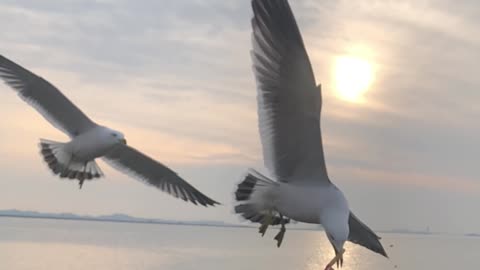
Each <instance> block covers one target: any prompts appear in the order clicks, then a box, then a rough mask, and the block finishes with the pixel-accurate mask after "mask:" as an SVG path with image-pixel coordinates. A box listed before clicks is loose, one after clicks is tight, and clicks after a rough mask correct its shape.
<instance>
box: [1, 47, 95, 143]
mask: <svg viewBox="0 0 480 270" xmlns="http://www.w3.org/2000/svg"><path fill="white" fill-rule="evenodd" d="M0 78H2V79H3V80H4V81H5V82H6V83H7V84H8V85H10V86H11V87H12V88H13V89H14V90H16V91H17V93H18V95H19V96H20V97H21V98H22V99H23V100H25V101H26V102H27V103H28V104H30V105H31V106H32V107H34V108H35V109H36V110H37V111H38V112H40V114H42V115H43V117H45V119H47V120H48V121H49V122H50V123H51V124H52V125H53V126H55V127H56V128H58V129H60V130H62V131H63V132H65V133H67V134H68V135H69V136H70V137H71V138H73V137H75V136H77V135H78V134H80V133H83V132H85V131H87V130H89V129H91V128H93V127H95V126H96V124H95V123H94V122H93V121H92V120H90V119H89V118H88V117H87V116H86V115H85V114H84V113H83V112H82V111H80V109H78V108H77V107H76V106H75V105H74V104H73V103H72V102H71V101H70V100H68V98H66V97H65V96H64V95H63V94H62V93H61V92H60V91H59V90H58V89H57V88H56V87H55V86H53V85H52V84H50V83H49V82H48V81H46V80H44V79H43V78H41V77H39V76H37V75H35V74H33V73H32V72H30V71H28V70H26V69H25V68H23V67H21V66H19V65H18V64H16V63H14V62H12V61H11V60H9V59H7V58H5V57H4V56H2V55H0Z"/></svg>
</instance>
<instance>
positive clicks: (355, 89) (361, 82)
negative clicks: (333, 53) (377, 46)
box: [335, 56, 373, 102]
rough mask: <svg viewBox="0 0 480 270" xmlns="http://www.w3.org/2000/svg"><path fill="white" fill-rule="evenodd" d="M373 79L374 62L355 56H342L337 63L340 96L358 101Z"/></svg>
mask: <svg viewBox="0 0 480 270" xmlns="http://www.w3.org/2000/svg"><path fill="white" fill-rule="evenodd" d="M372 81H373V68H372V64H370V62H368V61H367V60H365V59H362V58H357V57H353V56H340V57H338V58H337V60H336V63H335V84H336V89H337V91H338V95H339V97H340V98H342V99H344V100H347V101H351V102H358V101H361V100H362V96H363V94H364V93H365V92H366V91H367V90H368V89H369V87H370V85H371V84H372Z"/></svg>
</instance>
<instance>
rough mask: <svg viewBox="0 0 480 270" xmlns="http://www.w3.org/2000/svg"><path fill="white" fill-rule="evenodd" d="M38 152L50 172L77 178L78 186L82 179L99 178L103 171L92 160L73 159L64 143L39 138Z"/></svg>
mask: <svg viewBox="0 0 480 270" xmlns="http://www.w3.org/2000/svg"><path fill="white" fill-rule="evenodd" d="M39 146H40V153H41V154H42V156H43V160H44V161H45V162H46V163H47V165H48V167H49V168H50V169H51V170H52V172H53V173H54V174H56V175H58V176H59V177H60V178H68V179H77V180H79V181H80V188H81V187H82V184H83V181H85V180H92V179H94V178H100V177H102V176H103V172H102V170H101V169H100V167H99V166H98V165H97V163H96V162H95V161H94V160H90V161H87V162H82V161H78V160H75V158H74V157H73V155H72V154H71V153H70V152H69V151H66V149H65V146H66V144H65V143H60V142H55V141H50V140H44V139H41V140H40V144H39Z"/></svg>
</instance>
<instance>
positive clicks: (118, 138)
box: [104, 128, 127, 144]
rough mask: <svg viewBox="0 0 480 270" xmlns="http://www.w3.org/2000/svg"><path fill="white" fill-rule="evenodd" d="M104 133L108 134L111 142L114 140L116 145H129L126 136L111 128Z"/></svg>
mask: <svg viewBox="0 0 480 270" xmlns="http://www.w3.org/2000/svg"><path fill="white" fill-rule="evenodd" d="M104 131H105V133H106V136H107V137H108V138H109V139H110V140H112V141H113V142H114V143H122V144H127V140H126V139H125V136H124V135H123V133H121V132H120V131H116V130H113V129H110V128H105V129H104Z"/></svg>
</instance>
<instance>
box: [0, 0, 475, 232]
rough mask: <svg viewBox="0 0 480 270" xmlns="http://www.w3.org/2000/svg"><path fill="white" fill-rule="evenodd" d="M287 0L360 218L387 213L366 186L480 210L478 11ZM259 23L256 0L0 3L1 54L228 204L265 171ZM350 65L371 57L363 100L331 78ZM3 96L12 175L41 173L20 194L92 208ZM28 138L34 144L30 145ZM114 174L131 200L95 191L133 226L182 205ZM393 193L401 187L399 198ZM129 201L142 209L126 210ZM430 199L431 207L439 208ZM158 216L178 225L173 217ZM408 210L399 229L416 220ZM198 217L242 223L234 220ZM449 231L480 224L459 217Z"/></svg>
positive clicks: (103, 187) (332, 149) (325, 127)
mask: <svg viewBox="0 0 480 270" xmlns="http://www.w3.org/2000/svg"><path fill="white" fill-rule="evenodd" d="M290 2H291V5H292V8H293V10H294V13H295V15H296V17H297V18H298V23H299V26H300V28H301V32H302V33H303V37H304V40H305V43H306V46H307V49H308V52H309V55H310V58H311V63H312V65H313V68H314V70H315V76H316V79H317V81H318V82H320V83H322V89H323V90H322V94H323V106H324V107H323V110H322V120H321V123H322V132H323V138H324V147H325V151H326V156H327V166H328V168H329V172H330V174H331V177H332V179H333V181H334V182H336V183H339V185H341V186H342V188H344V189H345V190H346V191H347V193H348V195H349V196H351V198H353V200H354V201H355V202H356V206H357V207H356V208H357V209H358V208H361V206H362V205H363V206H368V207H366V208H365V209H371V208H370V207H372V205H370V204H374V205H373V206H375V203H373V202H371V201H368V200H364V199H359V197H358V196H357V193H358V194H360V193H361V192H358V191H356V190H355V189H356V188H359V186H364V189H365V190H367V191H368V190H374V191H378V192H379V193H382V194H385V195H382V196H383V197H381V198H380V199H382V198H383V199H385V200H387V199H388V198H389V196H393V195H394V193H395V192H397V190H398V189H401V190H402V191H404V192H405V194H407V195H405V196H408V194H410V195H412V194H420V193H421V194H426V196H427V197H428V198H433V199H432V200H433V201H435V202H437V203H442V200H441V198H439V197H438V195H435V194H438V193H439V192H446V193H445V194H450V195H451V193H455V194H459V193H463V194H467V195H465V196H472V197H471V198H470V197H469V199H468V200H467V199H465V200H463V201H462V200H461V198H460V197H455V196H457V195H451V196H452V198H455V199H456V200H458V201H456V204H455V205H456V207H457V206H458V207H464V208H465V207H466V208H467V209H468V206H469V205H472V203H473V204H474V203H477V204H478V203H480V202H479V201H478V199H477V200H475V198H474V196H473V195H472V194H478V193H479V192H480V191H479V190H478V183H479V180H477V178H478V175H477V167H478V166H477V164H476V163H477V154H478V147H477V145H478V138H479V137H480V126H479V125H478V124H477V122H478V121H477V120H478V118H479V117H480V109H479V108H480V107H479V106H477V103H478V102H477V101H478V100H479V99H480V92H479V91H478V89H479V88H480V81H479V80H478V76H477V74H476V73H477V72H478V70H480V66H479V65H480V64H479V63H478V61H477V59H480V51H479V50H478V47H479V44H480V39H479V36H478V35H477V32H478V31H477V29H478V28H479V26H480V19H479V17H478V16H477V15H478V14H477V13H476V11H477V10H478V8H479V4H478V3H477V2H476V1H462V2H452V1H447V0H440V1H433V0H431V1H430V0H429V1H422V2H418V1H402V2H398V1H375V0H359V1H353V2H352V1H315V0H302V1H290ZM250 18H251V11H250V5H249V3H248V1H240V0H238V1H221V0H213V1H207V0H204V1H202V0H192V1H174V0H168V1H153V0H152V1H143V2H142V5H138V3H134V2H131V1H124V0H122V1H110V0H102V1H77V0H69V1H53V0H52V1H42V2H41V3H40V2H38V1H33V0H15V1H13V0H6V1H2V3H1V4H0V24H2V25H3V26H4V28H3V31H2V43H1V44H0V53H1V54H3V55H5V56H7V57H9V58H11V59H12V60H14V61H17V62H19V63H20V64H22V65H24V66H25V67H27V68H29V69H31V70H33V71H34V72H36V73H37V74H39V75H41V76H42V77H44V78H46V79H48V80H49V81H50V82H52V83H53V84H54V85H56V86H57V87H58V88H60V89H61V90H62V91H63V92H64V93H65V94H66V95H67V96H68V97H69V98H71V99H72V100H73V101H74V102H75V104H77V105H78V106H79V107H80V108H81V109H82V110H83V111H85V112H86V113H87V114H88V115H89V116H91V118H92V119H95V120H97V121H98V122H99V123H103V124H106V125H108V126H111V127H113V128H116V129H118V130H121V131H123V132H124V133H125V134H126V135H127V138H128V139H129V143H132V144H133V145H134V146H135V147H137V148H139V149H141V150H142V151H145V152H146V153H148V154H149V155H151V156H153V157H155V158H158V159H159V160H160V161H162V162H166V163H167V164H171V165H172V166H174V167H175V169H177V170H179V171H180V173H182V175H185V177H187V178H189V179H192V181H193V182H194V183H195V184H197V185H199V187H200V188H201V189H205V190H206V193H209V192H207V191H211V193H213V194H212V197H214V196H216V197H219V198H220V199H222V201H227V205H228V206H229V204H228V202H229V201H230V200H231V191H232V190H233V186H234V184H235V181H236V180H239V178H240V176H241V174H242V172H244V170H245V169H246V168H247V167H249V166H254V167H259V166H260V164H261V163H262V160H261V145H260V141H259V138H258V131H257V116H256V101H255V97H256V92H255V84H254V79H253V74H252V71H251V62H250V59H249V50H250V47H251V45H250V31H251V30H250ZM345 54H353V55H358V56H361V57H364V58H366V59H367V60H369V61H371V63H372V65H374V67H375V72H376V73H375V80H374V83H373V85H372V87H371V89H370V90H369V91H368V92H367V94H366V97H365V98H366V101H365V102H364V103H361V104H351V103H346V102H344V101H341V100H339V99H337V97H336V92H335V91H336V90H335V84H334V75H335V74H334V73H333V68H332V67H333V66H334V63H335V59H336V57H339V56H341V55H345ZM0 97H1V98H2V102H3V103H2V104H3V106H2V107H0V112H1V113H2V114H3V115H8V119H6V120H5V121H2V122H1V123H0V129H1V131H2V132H0V149H1V152H0V153H2V154H3V155H4V156H6V155H9V156H10V158H11V160H13V161H15V162H13V161H9V162H10V163H5V164H4V165H2V167H9V166H10V167H11V166H12V164H17V162H20V161H22V160H26V161H32V165H30V163H28V165H29V166H31V168H30V167H29V168H30V170H31V171H32V172H34V173H31V174H30V173H28V175H27V174H22V173H21V172H20V171H11V172H10V176H11V178H15V179H23V180H21V181H19V182H20V184H15V183H13V182H9V186H11V190H15V191H16V192H20V191H21V190H28V189H29V185H31V187H30V188H31V189H32V190H33V189H34V188H33V187H35V188H39V189H40V190H41V191H40V193H41V194H40V195H38V197H39V198H40V197H41V198H40V199H44V200H46V201H48V202H49V203H46V204H45V205H44V207H45V208H48V207H50V209H52V208H55V209H58V206H57V205H56V204H55V203H54V202H53V201H52V200H53V199H52V198H49V199H48V200H47V198H46V197H47V195H48V194H49V192H52V190H54V191H55V192H56V194H57V192H58V194H61V193H62V192H64V193H65V194H67V195H65V196H64V197H65V199H68V198H67V197H71V198H76V199H78V200H79V201H83V200H82V198H81V197H80V195H77V194H76V193H73V192H72V191H68V189H69V188H71V185H68V184H65V185H60V186H58V187H56V186H57V184H58V181H56V179H53V180H55V181H53V180H52V177H51V176H50V175H48V174H47V170H42V169H45V168H44V164H41V163H40V158H39V157H38V154H37V153H36V152H37V149H35V148H34V146H35V144H36V143H37V141H38V138H39V137H47V138H52V139H59V140H64V139H66V137H65V136H63V135H62V134H60V133H59V132H58V131H56V130H54V129H53V128H52V127H50V125H48V123H46V122H45V121H43V120H42V119H41V117H40V116H38V114H36V112H34V111H33V110H32V109H29V108H27V106H26V105H25V104H23V103H22V101H20V100H19V99H18V98H17V97H16V96H15V94H14V93H13V92H12V91H11V90H9V89H8V87H6V86H0ZM20 140H21V141H22V142H23V143H22V144H21V145H17V142H18V141H20ZM34 161H35V162H34ZM25 166H26V165H25ZM27 167H28V166H27ZM38 172H43V173H44V174H41V177H40V178H41V179H37V178H36V177H34V176H35V174H36V173H38ZM108 173H109V177H110V178H112V179H124V180H125V181H124V182H123V181H120V182H122V183H121V184H118V185H120V186H119V187H118V188H119V195H118V196H115V198H112V199H111V200H110V201H107V202H105V201H104V200H105V198H104V197H103V196H102V195H101V192H103V191H105V192H108V191H110V190H111V189H110V187H111V186H110V184H111V183H108V182H106V181H99V183H96V184H92V185H94V186H92V187H95V188H92V189H93V190H95V192H93V193H91V194H89V195H88V196H91V197H89V198H90V199H91V201H92V202H93V203H99V202H103V203H105V204H102V205H103V206H102V207H103V208H102V209H104V210H105V211H104V212H105V213H108V212H109V210H110V209H115V207H116V205H117V206H118V205H122V207H124V208H122V209H128V210H126V211H127V212H128V211H130V212H129V213H130V214H135V213H140V214H141V215H144V216H154V217H155V216H158V215H157V213H158V210H159V209H156V208H155V207H151V205H158V204H159V203H158V202H159V200H160V202H165V204H166V205H168V204H169V203H173V202H172V201H171V199H170V198H169V197H168V196H161V198H160V199H158V196H157V195H158V192H157V191H156V190H150V189H149V188H148V187H143V186H142V185H138V184H137V183H135V182H132V181H130V180H127V178H126V177H125V178H124V177H123V176H121V175H120V174H117V173H116V172H115V171H108ZM30 178H32V179H33V178H36V179H37V180H38V181H36V182H35V181H33V180H32V179H30ZM110 178H109V179H110ZM40 183H42V184H40ZM42 185H47V187H42ZM392 185H393V186H395V187H398V188H394V189H395V190H393V191H392ZM31 192H32V191H28V192H27V193H28V194H29V195H32V194H33V193H32V194H31ZM449 192H450V193H449ZM442 194H444V193H442ZM42 196H43V197H42ZM59 196H60V195H59ZM61 196H63V195H61ZM72 196H73V197H72ZM122 196H125V197H128V196H138V197H142V198H145V201H144V202H134V203H130V204H128V203H123V202H122ZM164 197H165V198H164ZM477 197H478V196H477ZM62 198H63V197H62ZM162 200H165V201H162ZM8 201H9V204H8V205H9V206H11V207H15V206H16V205H17V204H20V203H19V202H18V201H15V198H13V197H12V198H10V199H9V200H8ZM400 201H401V198H399V199H398V200H397V201H395V202H392V205H390V206H391V207H393V208H398V209H399V212H402V211H404V210H405V209H404V208H402V206H401V205H400V206H396V205H393V204H394V203H396V202H400ZM93 203H92V205H90V207H91V208H94V205H93ZM175 203H176V202H175ZM422 203H424V206H425V207H424V208H422V209H423V210H425V211H428V209H432V208H435V207H434V206H433V204H432V205H431V204H428V203H425V202H424V201H422ZM21 204H22V206H25V207H28V205H33V206H36V204H33V203H32V204H29V203H28V202H22V203H21ZM82 207H85V206H82V204H81V203H74V202H72V205H71V208H72V209H74V210H78V211H86V212H88V211H90V208H89V209H87V208H82ZM179 207H181V209H182V210H185V211H191V212H192V213H193V212H195V211H196V209H195V210H194V209H193V208H189V206H179ZM82 209H83V210H82ZM462 209H463V208H462ZM161 210H162V211H163V212H164V213H165V215H166V216H169V217H174V216H176V213H171V212H169V210H168V207H164V208H162V209H161ZM385 211H387V210H385ZM111 212H115V211H111ZM457 212H461V211H457ZM189 213H190V212H189ZM402 213H403V214H402V215H403V216H401V217H399V219H401V218H402V217H406V216H407V214H408V213H405V212H402ZM365 214H366V215H367V216H368V215H370V216H371V217H372V219H373V222H374V223H376V224H377V225H378V226H387V225H392V224H389V223H388V222H386V221H382V220H381V219H379V218H378V217H377V218H376V217H375V216H376V212H375V211H370V212H369V211H368V210H367V211H366V212H365ZM385 214H388V212H385ZM447 214H448V213H440V214H439V216H442V215H447ZM192 215H197V214H196V213H194V214H192ZM201 215H207V216H209V217H218V218H220V219H229V218H230V209H225V210H219V212H215V213H209V212H206V211H202V212H201V213H198V216H201ZM456 215H458V217H461V216H462V215H463V214H461V213H457V214H456ZM448 220H455V219H454V218H453V219H452V218H448ZM398 222H403V221H401V220H400V221H398ZM472 224H478V222H477V223H472ZM444 226H445V228H446V230H448V229H449V228H450V229H453V228H455V229H466V228H472V226H470V225H468V224H459V223H455V222H454V221H451V222H450V223H449V224H445V225H444Z"/></svg>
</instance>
